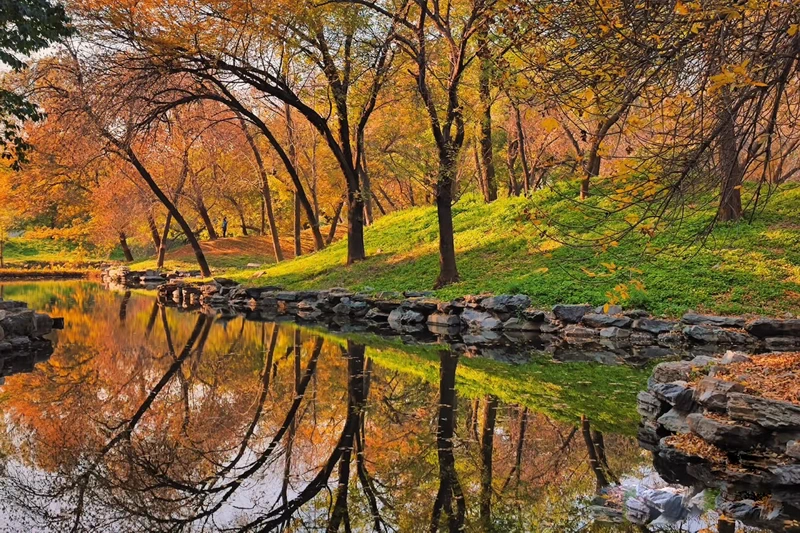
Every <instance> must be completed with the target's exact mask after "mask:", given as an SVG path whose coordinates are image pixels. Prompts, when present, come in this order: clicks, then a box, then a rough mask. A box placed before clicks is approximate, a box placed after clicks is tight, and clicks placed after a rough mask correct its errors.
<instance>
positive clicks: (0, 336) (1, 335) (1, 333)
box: [0, 326, 6, 341]
mask: <svg viewBox="0 0 800 533" xmlns="http://www.w3.org/2000/svg"><path fill="white" fill-rule="evenodd" d="M5 338H6V332H5V330H3V328H2V326H0V341H1V340H3V339H5Z"/></svg>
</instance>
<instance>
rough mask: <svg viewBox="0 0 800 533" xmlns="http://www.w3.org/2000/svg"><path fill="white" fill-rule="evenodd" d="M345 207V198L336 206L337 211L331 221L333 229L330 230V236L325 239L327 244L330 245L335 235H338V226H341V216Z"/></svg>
mask: <svg viewBox="0 0 800 533" xmlns="http://www.w3.org/2000/svg"><path fill="white" fill-rule="evenodd" d="M343 208H344V200H342V201H340V202H339V205H337V206H336V213H335V214H334V215H333V220H332V221H331V229H330V230H328V238H327V239H326V240H325V243H326V244H327V245H330V244H331V243H332V242H333V239H334V237H336V228H337V227H338V226H339V218H340V217H341V216H342V209H343Z"/></svg>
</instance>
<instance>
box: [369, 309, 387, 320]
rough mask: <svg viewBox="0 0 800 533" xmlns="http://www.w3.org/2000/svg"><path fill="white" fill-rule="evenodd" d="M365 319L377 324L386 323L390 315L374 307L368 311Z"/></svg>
mask: <svg viewBox="0 0 800 533" xmlns="http://www.w3.org/2000/svg"><path fill="white" fill-rule="evenodd" d="M364 318H366V319H367V320H374V321H376V322H385V321H387V320H389V313H387V312H385V311H381V310H380V309H378V308H377V307H373V308H372V309H370V310H369V311H367V314H366V315H364Z"/></svg>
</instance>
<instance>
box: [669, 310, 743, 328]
mask: <svg viewBox="0 0 800 533" xmlns="http://www.w3.org/2000/svg"><path fill="white" fill-rule="evenodd" d="M681 322H683V323H684V324H688V325H694V326H717V327H721V328H740V329H741V328H743V327H744V325H745V323H746V322H747V320H746V319H745V318H743V317H739V316H717V315H700V314H697V313H695V312H694V311H689V312H688V313H686V314H685V315H683V317H682V318H681Z"/></svg>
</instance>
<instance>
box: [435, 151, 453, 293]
mask: <svg viewBox="0 0 800 533" xmlns="http://www.w3.org/2000/svg"><path fill="white" fill-rule="evenodd" d="M443 159H444V161H440V163H439V165H440V167H439V180H438V181H437V183H436V216H437V218H438V222H439V277H438V278H437V279H436V284H435V288H441V287H444V286H446V285H449V284H451V283H455V282H457V281H458V269H457V268H456V246H455V237H454V235H453V181H454V180H453V172H454V167H455V161H454V160H452V159H451V158H443Z"/></svg>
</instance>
